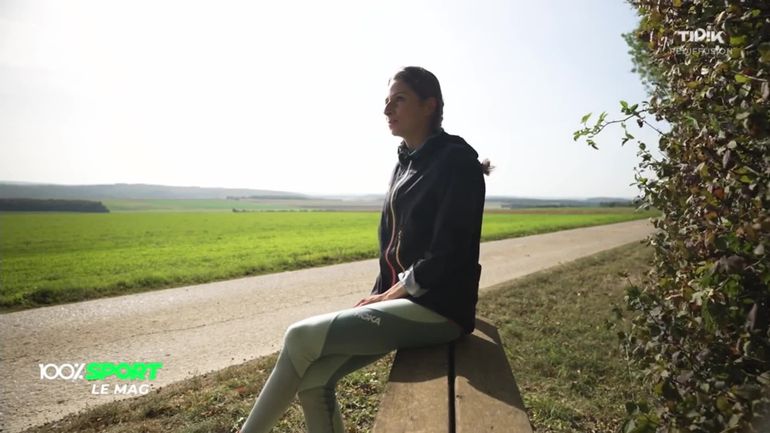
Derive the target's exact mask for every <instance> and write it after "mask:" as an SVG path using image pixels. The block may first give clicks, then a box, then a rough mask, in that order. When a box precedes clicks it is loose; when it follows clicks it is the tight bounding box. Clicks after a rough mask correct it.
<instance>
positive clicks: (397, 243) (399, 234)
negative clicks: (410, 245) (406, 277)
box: [396, 228, 406, 271]
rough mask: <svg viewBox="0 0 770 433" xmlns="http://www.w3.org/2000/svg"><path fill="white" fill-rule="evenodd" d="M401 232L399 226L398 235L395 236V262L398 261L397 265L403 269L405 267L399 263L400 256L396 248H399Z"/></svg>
mask: <svg viewBox="0 0 770 433" xmlns="http://www.w3.org/2000/svg"><path fill="white" fill-rule="evenodd" d="M401 232H402V230H401V229H400V228H399V229H398V237H397V238H396V263H398V266H399V267H400V268H401V270H402V271H403V270H404V269H406V268H405V267H404V265H403V264H402V263H401V257H399V255H398V249H399V247H401Z"/></svg>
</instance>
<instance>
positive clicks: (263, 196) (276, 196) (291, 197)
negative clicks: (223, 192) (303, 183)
mask: <svg viewBox="0 0 770 433" xmlns="http://www.w3.org/2000/svg"><path fill="white" fill-rule="evenodd" d="M305 198H306V197H303V196H300V195H296V194H272V195H271V194H255V195H242V196H238V195H228V196H225V199H226V200H243V199H245V200H255V199H261V200H265V199H267V200H270V199H279V200H300V199H305Z"/></svg>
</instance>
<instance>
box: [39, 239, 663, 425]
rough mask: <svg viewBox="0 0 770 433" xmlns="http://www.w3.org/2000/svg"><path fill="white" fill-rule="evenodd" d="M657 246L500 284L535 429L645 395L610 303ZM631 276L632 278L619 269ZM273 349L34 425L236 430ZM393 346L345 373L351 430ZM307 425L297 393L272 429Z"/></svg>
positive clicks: (373, 397)
mask: <svg viewBox="0 0 770 433" xmlns="http://www.w3.org/2000/svg"><path fill="white" fill-rule="evenodd" d="M651 257H652V251H651V248H649V247H647V246H644V245H642V244H640V243H637V242H634V243H631V244H627V245H624V246H621V247H618V248H614V249H612V250H607V251H604V252H601V253H599V254H596V255H593V256H590V257H586V258H582V259H579V260H577V261H574V262H570V263H566V264H563V265H560V266H556V267H553V268H550V269H547V270H543V271H540V272H537V273H534V274H531V275H529V276H526V277H523V278H520V279H517V280H514V281H511V282H506V283H502V284H499V285H497V286H496V287H495V288H494V290H492V291H490V292H486V293H484V294H482V295H481V297H480V299H479V304H478V314H479V315H481V316H484V317H487V318H489V319H491V320H492V321H493V322H494V323H495V324H496V325H497V326H498V329H499V330H500V335H501V338H502V340H503V344H504V346H505V348H506V353H507V355H508V358H509V361H510V363H511V368H512V370H513V373H514V376H516V380H517V382H518V384H519V387H520V389H521V392H522V395H523V397H524V403H525V405H526V406H527V408H528V411H529V415H530V420H531V421H532V423H533V424H534V426H535V428H536V431H538V432H548V433H550V432H600V431H601V432H604V431H615V429H616V428H617V426H618V425H619V423H620V419H621V417H622V415H623V413H624V404H625V402H626V401H627V400H629V399H631V398H633V396H635V395H637V394H638V393H641V392H642V391H641V390H640V388H639V386H638V385H637V384H635V383H633V382H632V380H631V379H630V378H629V375H628V372H627V369H626V365H625V363H624V361H623V357H622V355H621V354H620V353H619V351H618V348H617V344H616V338H615V332H616V330H614V329H611V328H610V327H608V325H607V324H608V323H611V322H610V321H611V317H612V311H611V309H612V306H613V304H617V305H622V303H623V295H624V289H625V287H626V286H627V285H628V283H629V281H630V282H635V283H638V281H639V279H640V277H641V275H642V274H643V273H644V272H645V271H646V270H647V269H649V264H648V263H649V260H650V259H651ZM623 273H626V274H628V279H626V278H625V277H622V276H621V274H623ZM275 359H276V355H275V354H273V355H271V356H267V357H262V358H258V359H254V360H251V361H249V362H246V363H243V364H240V365H234V366H231V367H228V368H226V369H224V370H221V371H218V372H214V373H208V374H204V375H201V376H196V377H194V378H191V379H189V380H185V381H182V382H178V383H175V384H172V385H170V386H166V387H163V388H161V389H158V390H156V391H155V392H152V393H150V394H148V395H146V396H141V397H137V398H133V399H129V400H122V401H117V402H112V403H108V404H105V405H102V406H98V407H96V408H94V409H91V410H89V411H87V412H81V413H79V414H75V415H71V416H69V417H67V418H65V419H63V420H61V421H59V422H57V423H49V424H47V425H45V426H41V427H37V428H33V429H30V430H27V433H38V432H51V433H70V432H73V433H74V432H79V433H90V432H94V433H95V432H104V433H117V432H126V433H128V432H143V433H160V432H169V431H173V432H180V433H203V432H211V433H213V432H221V433H226V432H234V431H235V429H236V428H237V427H239V426H240V423H241V422H242V419H243V418H245V416H246V415H248V413H249V410H250V409H251V406H252V405H253V403H254V400H255V398H256V396H257V395H258V393H259V391H260V389H261V388H262V386H263V384H264V382H265V380H266V379H267V376H268V375H269V373H270V371H271V370H272V367H273V365H274V364H275ZM392 359H393V353H391V354H390V355H388V356H386V357H384V358H382V359H380V360H379V361H377V362H375V363H374V364H371V365H369V366H367V367H364V368H362V369H360V370H358V371H356V372H354V373H352V374H350V375H348V376H346V377H345V378H343V380H341V381H340V384H339V386H338V395H339V400H340V405H341V408H342V412H343V417H344V419H345V422H346V428H347V431H348V432H350V433H363V432H368V431H370V429H371V426H372V423H373V420H374V417H375V415H376V413H377V407H378V404H379V400H380V396H381V392H382V390H383V387H384V384H385V382H386V380H387V375H388V369H389V367H390V363H391V362H392ZM273 431H274V432H277V433H293V432H302V431H304V421H303V417H302V411H301V408H300V407H299V406H298V404H297V402H296V400H295V402H294V403H292V405H291V406H290V408H289V409H288V411H287V412H286V414H285V415H284V416H283V418H282V419H281V421H280V422H279V426H278V427H277V428H276V429H274V430H273Z"/></svg>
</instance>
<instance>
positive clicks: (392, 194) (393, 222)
mask: <svg viewBox="0 0 770 433" xmlns="http://www.w3.org/2000/svg"><path fill="white" fill-rule="evenodd" d="M410 168H412V161H411V160H410V161H409V165H408V166H407V167H406V170H405V171H404V173H409V169H410ZM406 179H407V176H406V174H404V177H403V178H401V179H399V180H398V181H396V184H395V185H393V190H392V191H391V192H390V220H391V225H392V227H391V230H390V241H389V242H388V247H387V248H386V249H385V262H386V263H387V264H388V267H389V268H390V277H391V278H390V282H391V285H393V284H395V282H396V269H395V268H394V267H393V264H392V263H391V262H390V260H389V259H388V253H389V252H390V247H391V245H393V239H394V238H395V236H396V226H397V224H396V211H395V209H394V208H393V197H395V196H396V192H397V191H398V188H400V187H401V185H403V183H404V182H405V181H406ZM400 234H401V230H399V238H400ZM396 247H397V248H398V245H396ZM396 260H397V261H399V263H398V264H399V266H400V265H401V263H400V260H398V250H396ZM401 268H402V270H403V266H402V267H401Z"/></svg>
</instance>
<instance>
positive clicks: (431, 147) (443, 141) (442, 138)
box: [397, 128, 479, 164]
mask: <svg viewBox="0 0 770 433" xmlns="http://www.w3.org/2000/svg"><path fill="white" fill-rule="evenodd" d="M447 146H451V147H456V148H458V149H460V150H461V151H464V152H469V153H470V154H472V155H473V157H474V158H478V156H479V154H478V152H476V149H474V148H473V147H472V146H471V145H470V144H468V143H467V142H466V141H465V139H463V138H462V137H460V136H459V135H452V134H448V133H447V132H446V131H444V128H441V130H440V131H439V133H438V134H435V135H432V136H430V137H429V138H428V140H427V141H426V142H425V143H423V145H422V147H420V149H418V151H417V152H416V153H414V154H410V152H411V150H409V147H407V145H406V143H404V142H403V141H402V142H401V144H399V145H398V149H397V152H398V160H399V161H400V162H401V163H402V164H408V163H409V161H410V160H414V161H416V160H419V159H422V158H425V157H428V156H429V155H430V154H432V153H434V152H435V151H436V150H437V149H439V148H441V147H447Z"/></svg>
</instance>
